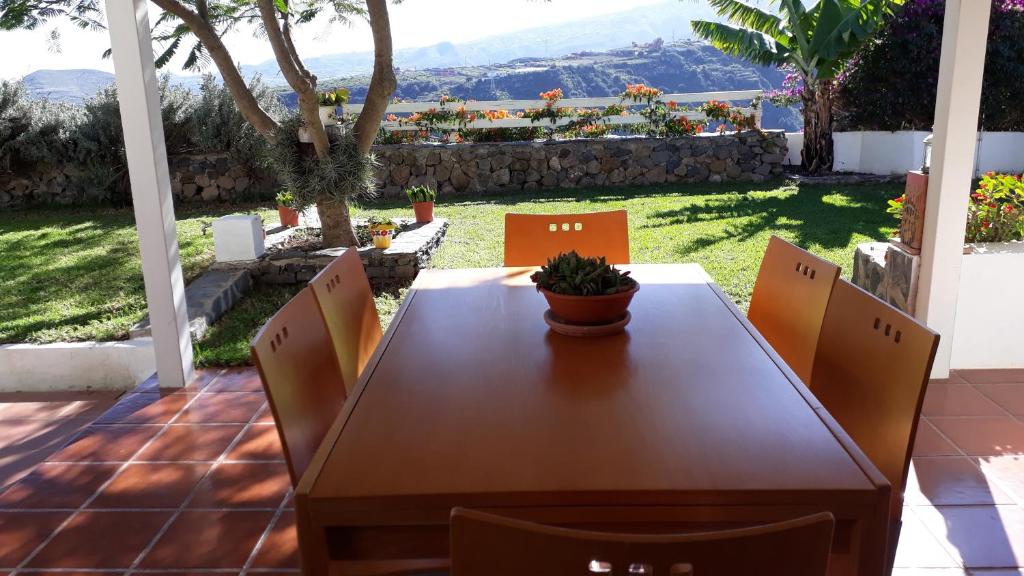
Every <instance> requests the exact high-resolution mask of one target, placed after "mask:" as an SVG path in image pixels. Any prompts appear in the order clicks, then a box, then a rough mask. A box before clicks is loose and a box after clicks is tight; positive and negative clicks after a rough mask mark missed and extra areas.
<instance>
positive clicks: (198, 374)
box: [134, 368, 221, 394]
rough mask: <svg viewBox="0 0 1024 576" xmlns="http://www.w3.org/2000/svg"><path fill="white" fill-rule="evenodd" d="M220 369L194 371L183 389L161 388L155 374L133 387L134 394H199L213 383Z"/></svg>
mask: <svg viewBox="0 0 1024 576" xmlns="http://www.w3.org/2000/svg"><path fill="white" fill-rule="evenodd" d="M220 371H221V368H200V369H197V370H196V371H195V375H194V376H193V377H192V381H191V382H189V383H188V384H186V385H185V386H184V387H183V388H167V387H161V386H160V381H159V380H158V379H157V376H156V374H153V375H152V376H150V377H149V378H147V379H146V381H145V382H143V383H142V384H139V385H138V386H136V387H135V390H134V391H135V392H157V391H162V392H165V393H175V392H179V393H183V394H195V393H197V392H201V391H202V390H203V389H204V388H206V386H207V385H208V384H209V383H210V382H211V381H213V379H214V378H216V377H217V375H218V374H220Z"/></svg>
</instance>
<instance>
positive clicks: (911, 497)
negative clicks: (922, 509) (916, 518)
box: [904, 456, 1014, 506]
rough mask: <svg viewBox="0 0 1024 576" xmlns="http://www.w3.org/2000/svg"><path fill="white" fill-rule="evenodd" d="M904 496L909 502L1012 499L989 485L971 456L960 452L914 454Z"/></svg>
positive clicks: (969, 502)
mask: <svg viewBox="0 0 1024 576" xmlns="http://www.w3.org/2000/svg"><path fill="white" fill-rule="evenodd" d="M904 498H905V500H904V501H905V503H906V504H912V505H927V504H932V505H936V506H938V505H958V506H962V505H983V504H1013V503H1014V502H1013V499H1012V498H1010V496H1009V495H1008V494H1006V493H1005V492H1004V491H1003V490H1001V489H1000V488H999V487H998V486H994V485H990V483H989V482H988V480H987V479H986V478H985V475H984V474H982V473H981V470H979V469H978V467H977V466H976V465H975V464H974V462H973V461H972V460H970V459H969V458H965V457H962V456H961V457H952V458H947V457H942V458H914V460H913V462H912V464H911V468H910V474H909V475H908V476H907V487H906V491H905V493H904Z"/></svg>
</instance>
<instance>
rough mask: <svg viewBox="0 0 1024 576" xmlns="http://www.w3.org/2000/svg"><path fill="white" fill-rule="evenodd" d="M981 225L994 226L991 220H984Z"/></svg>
mask: <svg viewBox="0 0 1024 576" xmlns="http://www.w3.org/2000/svg"><path fill="white" fill-rule="evenodd" d="M981 227H982V228H986V229H987V228H991V227H992V223H991V222H989V221H988V220H982V221H981Z"/></svg>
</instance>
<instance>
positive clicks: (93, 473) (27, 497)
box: [0, 462, 120, 509]
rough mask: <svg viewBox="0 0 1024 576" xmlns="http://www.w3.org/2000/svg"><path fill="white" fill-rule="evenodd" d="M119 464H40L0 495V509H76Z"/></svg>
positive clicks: (111, 474) (115, 470)
mask: <svg viewBox="0 0 1024 576" xmlns="http://www.w3.org/2000/svg"><path fill="white" fill-rule="evenodd" d="M119 466H120V465H119V464H70V463H59V462H58V463H52V462H51V463H42V464H39V465H38V466H36V467H35V468H34V469H33V470H32V472H31V473H29V474H28V475H27V476H25V477H24V478H22V479H21V480H20V481H19V482H18V483H17V484H15V485H13V486H11V487H10V488H8V489H7V490H5V491H4V492H3V493H2V494H0V508H23V509H28V508H78V507H79V506H81V505H82V504H83V503H84V502H85V501H86V500H88V499H89V498H90V497H91V496H92V495H93V494H95V493H96V491H97V490H98V489H99V488H100V486H102V485H103V483H104V482H106V481H107V480H110V478H111V477H112V476H113V475H114V473H115V472H117V469H118V467H119Z"/></svg>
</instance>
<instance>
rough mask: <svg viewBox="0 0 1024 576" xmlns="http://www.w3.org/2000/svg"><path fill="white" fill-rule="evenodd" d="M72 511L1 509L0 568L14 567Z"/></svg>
mask: <svg viewBox="0 0 1024 576" xmlns="http://www.w3.org/2000/svg"><path fill="white" fill-rule="evenodd" d="M70 515H71V513H70V512H4V511H0V542H3V546H0V568H14V567H16V566H17V565H18V564H20V563H21V562H22V561H23V560H25V558H26V557H28V555H29V554H31V553H32V551H33V550H35V549H36V547H38V546H39V545H40V544H42V543H43V542H44V541H45V540H46V538H47V537H48V536H49V535H50V534H51V533H53V531H54V530H56V529H57V527H58V526H60V524H61V522H63V521H64V520H65V519H66V518H67V517H68V516H70Z"/></svg>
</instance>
